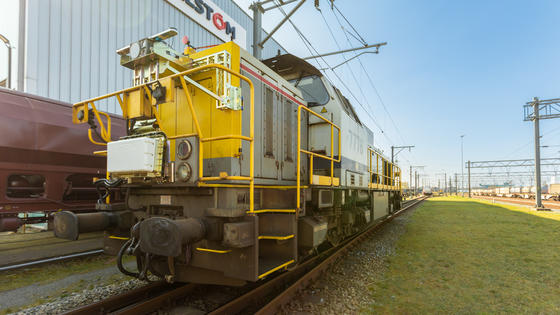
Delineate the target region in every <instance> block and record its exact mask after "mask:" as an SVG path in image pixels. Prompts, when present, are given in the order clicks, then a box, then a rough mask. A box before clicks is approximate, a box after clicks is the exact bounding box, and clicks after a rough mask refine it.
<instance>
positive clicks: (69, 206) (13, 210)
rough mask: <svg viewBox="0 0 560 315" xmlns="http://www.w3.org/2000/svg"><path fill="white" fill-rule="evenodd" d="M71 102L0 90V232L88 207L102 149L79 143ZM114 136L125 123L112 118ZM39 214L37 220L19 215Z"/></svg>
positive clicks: (101, 171) (81, 129)
mask: <svg viewBox="0 0 560 315" xmlns="http://www.w3.org/2000/svg"><path fill="white" fill-rule="evenodd" d="M71 107H72V104H68V103H64V102H60V101H56V100H52V99H48V98H44V97H40V96H36V95H31V94H27V93H21V92H16V91H12V90H8V89H4V88H0V231H10V230H16V229H17V228H18V227H19V226H21V225H22V224H24V223H36V222H40V221H43V222H44V221H45V220H47V219H49V217H50V214H52V213H53V212H56V211H59V210H72V211H93V210H94V209H95V202H96V201H97V199H98V194H97V192H96V190H95V187H94V185H93V178H94V177H105V168H106V161H105V157H101V156H95V155H93V151H96V150H101V149H103V147H100V146H95V145H93V144H91V143H90V142H89V141H87V140H85V141H84V133H87V129H88V128H89V126H88V125H75V124H72V109H71ZM112 128H113V130H114V131H113V134H114V135H117V136H118V135H123V134H125V122H124V121H123V120H122V119H121V118H117V117H113V118H112ZM38 211H40V212H43V213H44V214H45V215H44V216H43V217H38V218H27V219H25V220H22V219H21V218H18V214H19V213H26V212H38Z"/></svg>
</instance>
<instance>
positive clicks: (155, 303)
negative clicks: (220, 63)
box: [64, 197, 424, 315]
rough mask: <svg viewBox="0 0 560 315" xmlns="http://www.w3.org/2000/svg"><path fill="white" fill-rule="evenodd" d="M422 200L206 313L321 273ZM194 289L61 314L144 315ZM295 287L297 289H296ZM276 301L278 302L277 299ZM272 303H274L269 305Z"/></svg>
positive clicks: (175, 288)
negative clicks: (320, 271)
mask: <svg viewBox="0 0 560 315" xmlns="http://www.w3.org/2000/svg"><path fill="white" fill-rule="evenodd" d="M422 200H424V198H422V197H421V198H416V199H412V200H408V201H405V202H404V203H403V204H405V205H406V206H405V207H404V208H402V209H401V210H399V211H397V212H396V213H394V214H392V215H391V216H389V217H388V218H387V219H385V220H383V221H381V222H379V223H378V224H376V225H374V226H372V227H371V228H370V229H368V230H366V231H365V232H362V233H361V234H359V235H357V236H354V237H353V238H351V239H349V240H348V241H346V242H345V243H343V244H341V245H339V246H338V247H333V248H331V249H329V250H327V251H325V252H323V253H321V254H319V255H317V256H314V257H312V258H310V259H309V260H307V261H305V262H303V263H302V264H300V265H298V266H296V267H294V269H292V270H290V271H288V272H285V273H282V274H280V275H278V276H276V277H274V278H271V279H270V280H268V281H266V282H264V283H263V284H261V285H258V286H257V287H256V288H255V289H253V290H251V291H249V292H248V293H246V294H244V295H242V296H240V297H238V298H236V299H234V300H232V301H230V302H229V303H227V304H225V305H223V306H221V307H220V308H218V309H216V310H214V311H212V312H211V313H210V314H235V313H239V312H240V311H242V310H244V309H247V308H248V307H249V308H250V307H251V305H255V304H254V302H257V301H258V300H261V299H263V298H266V297H267V296H270V295H271V294H272V293H273V292H275V291H279V290H281V289H282V288H284V287H285V286H286V285H287V284H289V283H294V281H295V283H296V284H298V283H301V281H302V279H308V278H309V275H311V274H314V273H316V272H317V270H318V269H317V268H321V270H323V268H324V267H323V266H325V263H327V262H332V261H334V259H335V258H338V257H341V254H342V253H343V252H346V251H348V249H349V248H350V247H353V246H354V245H356V244H357V243H358V242H359V241H360V240H363V239H364V238H365V237H367V236H368V235H369V234H371V233H373V232H374V231H376V230H378V229H379V228H380V227H381V226H383V225H384V224H385V223H387V222H389V221H391V220H392V219H393V218H395V217H396V216H398V215H400V214H401V213H403V212H404V211H406V210H408V209H410V208H411V207H413V206H415V205H417V204H418V203H420V202H421V201H422ZM298 279H299V280H298ZM305 283H308V282H307V280H305ZM294 285H295V284H294ZM294 285H292V286H291V287H289V288H288V290H286V291H284V292H282V293H281V294H280V295H278V296H277V298H275V299H274V300H272V301H271V302H270V303H269V304H267V305H266V306H265V307H264V308H262V309H260V310H258V312H257V314H268V312H269V311H274V310H277V309H278V308H279V307H280V306H281V305H283V304H279V303H280V302H281V303H285V301H289V300H290V299H291V297H292V296H293V294H295V293H294V292H291V291H290V289H292V287H293V286H294ZM198 287H199V285H197V284H192V283H188V284H174V285H170V284H167V283H166V282H164V281H158V282H154V283H151V284H149V285H147V286H144V287H141V288H137V289H134V290H131V291H129V292H126V293H123V294H119V295H115V296H112V297H109V298H107V299H105V300H102V301H99V302H96V303H93V304H89V305H85V306H82V307H80V308H77V309H74V310H71V311H68V312H66V313H64V314H66V315H86V314H107V313H113V314H147V313H150V312H154V311H157V310H158V309H161V308H164V307H166V306H169V305H170V304H171V303H173V302H174V301H177V300H178V299H181V298H183V297H185V296H187V295H188V294H189V293H191V292H193V291H195V290H196V288H198ZM297 288H299V286H298V287H297ZM292 290H293V289H292ZM287 296H290V299H286V297H287ZM279 298H281V299H280V300H279ZM273 302H274V303H275V304H271V303H273Z"/></svg>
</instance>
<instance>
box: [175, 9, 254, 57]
mask: <svg viewBox="0 0 560 315" xmlns="http://www.w3.org/2000/svg"><path fill="white" fill-rule="evenodd" d="M165 1H167V2H169V3H170V4H171V5H172V6H174V7H175V8H177V9H178V10H179V11H181V12H183V13H184V14H185V15H186V16H187V17H189V18H190V19H191V20H193V21H195V22H196V23H197V24H199V25H200V26H202V27H204V28H205V29H206V30H208V31H209V32H210V33H212V34H214V35H216V36H217V37H218V38H220V39H221V40H223V41H224V42H229V41H231V40H232V41H234V42H235V43H236V44H237V45H239V46H241V47H243V48H244V49H247V31H246V30H245V29H244V28H243V27H242V26H241V25H240V24H239V23H237V22H235V21H234V20H233V19H232V18H231V17H230V16H229V15H227V14H226V13H225V12H224V11H223V10H222V9H220V7H218V6H217V5H216V4H215V3H214V2H212V1H210V0H165ZM183 35H188V36H189V37H191V36H190V35H191V34H183ZM193 44H195V45H196V43H193Z"/></svg>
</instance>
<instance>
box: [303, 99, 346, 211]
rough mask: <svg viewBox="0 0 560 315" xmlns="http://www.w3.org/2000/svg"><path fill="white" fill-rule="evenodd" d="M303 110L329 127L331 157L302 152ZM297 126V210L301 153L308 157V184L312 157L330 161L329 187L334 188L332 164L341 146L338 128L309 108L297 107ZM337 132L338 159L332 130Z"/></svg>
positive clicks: (310, 180) (311, 180)
mask: <svg viewBox="0 0 560 315" xmlns="http://www.w3.org/2000/svg"><path fill="white" fill-rule="evenodd" d="M302 109H303V110H305V111H307V112H308V113H310V114H312V115H313V116H315V117H318V118H320V119H321V120H323V121H324V122H326V123H328V124H329V125H330V126H331V151H330V152H331V156H326V155H323V154H319V153H315V152H311V151H308V150H304V149H302V148H301V110H302ZM297 124H298V128H297V147H298V154H297V168H296V169H297V179H296V185H297V188H296V189H297V207H298V208H299V206H300V197H301V196H300V195H301V194H300V190H301V153H305V154H307V155H309V156H310V159H309V184H310V185H311V184H313V158H314V157H318V158H321V159H325V160H329V161H331V175H330V177H331V181H330V184H331V186H334V162H340V157H341V156H342V154H341V152H340V150H341V146H340V127H338V126H337V125H335V124H334V123H333V122H332V121H330V120H328V119H326V118H325V117H323V116H321V115H319V114H317V113H315V112H314V111H312V110H310V109H309V108H307V107H306V106H304V105H299V107H298V112H297ZM335 128H336V129H337V130H338V159H335V158H334V129H335Z"/></svg>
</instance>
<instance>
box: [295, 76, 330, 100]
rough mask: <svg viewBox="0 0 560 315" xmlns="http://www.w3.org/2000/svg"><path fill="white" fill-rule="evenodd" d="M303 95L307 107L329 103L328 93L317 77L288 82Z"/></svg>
mask: <svg viewBox="0 0 560 315" xmlns="http://www.w3.org/2000/svg"><path fill="white" fill-rule="evenodd" d="M290 83H292V84H293V85H294V86H295V87H297V88H298V89H299V90H300V91H301V93H302V94H303V99H304V100H305V101H306V102H307V104H308V106H309V107H312V106H319V105H325V104H326V103H327V102H328V101H329V93H328V92H327V89H326V88H325V85H324V84H323V81H322V80H321V78H320V77H319V76H316V75H313V76H307V77H303V78H299V79H294V80H290Z"/></svg>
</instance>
